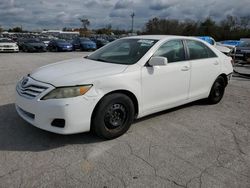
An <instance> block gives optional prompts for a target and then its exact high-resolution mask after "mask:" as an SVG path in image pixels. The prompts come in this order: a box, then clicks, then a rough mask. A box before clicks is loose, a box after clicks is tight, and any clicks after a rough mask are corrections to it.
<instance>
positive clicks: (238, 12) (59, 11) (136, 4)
mask: <svg viewBox="0 0 250 188" xmlns="http://www.w3.org/2000/svg"><path fill="white" fill-rule="evenodd" d="M249 8H250V0H0V25H1V26H2V27H4V28H6V29H7V28H9V27H13V26H22V27H23V28H24V29H42V28H47V29H61V28H62V27H79V26H80V22H79V20H78V19H79V18H80V17H85V18H88V19H89V20H90V23H91V25H90V27H91V28H100V27H105V26H106V25H108V24H111V25H112V27H113V28H115V29H116V28H119V29H130V28H131V18H130V14H131V13H132V12H135V28H136V29H142V27H143V26H144V24H145V23H146V22H147V20H148V19H150V18H153V17H161V18H175V19H181V20H185V19H193V20H202V19H204V18H206V17H208V16H210V17H212V18H214V19H218V20H220V19H222V18H224V17H225V16H226V15H228V14H231V15H235V16H239V17H240V16H249V15H250V9H249Z"/></svg>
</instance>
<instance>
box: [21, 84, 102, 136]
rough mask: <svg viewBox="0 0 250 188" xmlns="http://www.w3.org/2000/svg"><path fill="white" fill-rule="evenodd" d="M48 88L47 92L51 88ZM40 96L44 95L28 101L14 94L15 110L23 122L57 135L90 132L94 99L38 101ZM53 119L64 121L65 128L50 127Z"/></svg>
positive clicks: (82, 97)
mask: <svg viewBox="0 0 250 188" xmlns="http://www.w3.org/2000/svg"><path fill="white" fill-rule="evenodd" d="M48 86H49V87H50V88H49V89H48V90H51V89H52V87H53V86H50V85H48ZM47 93H48V92H47ZM42 96H44V94H41V95H39V96H37V97H36V98H34V99H29V98H26V97H23V96H20V95H19V93H18V92H16V110H17V112H18V114H19V115H20V116H21V117H22V118H23V119H24V120H25V121H27V122H29V123H30V124H32V125H34V126H35V127H38V128H40V129H43V130H46V131H50V132H54V133H58V134H74V133H80V132H87V131H89V130H90V123H91V115H92V112H93V110H94V107H95V105H96V101H97V100H96V99H93V98H91V99H88V98H87V97H85V96H80V97H75V98H67V99H50V100H40V98H41V97H42ZM55 119H63V120H65V126H64V127H63V128H60V127H55V126H52V122H53V120H55Z"/></svg>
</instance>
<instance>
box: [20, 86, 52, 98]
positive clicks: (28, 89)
mask: <svg viewBox="0 0 250 188" xmlns="http://www.w3.org/2000/svg"><path fill="white" fill-rule="evenodd" d="M46 89H48V88H47V87H44V86H39V85H28V86H25V87H23V86H22V84H21V82H19V83H18V84H17V88H16V90H17V92H18V94H19V95H21V96H23V97H26V98H29V99H33V98H35V97H37V96H38V95H40V94H41V93H42V92H44V91H45V90H46Z"/></svg>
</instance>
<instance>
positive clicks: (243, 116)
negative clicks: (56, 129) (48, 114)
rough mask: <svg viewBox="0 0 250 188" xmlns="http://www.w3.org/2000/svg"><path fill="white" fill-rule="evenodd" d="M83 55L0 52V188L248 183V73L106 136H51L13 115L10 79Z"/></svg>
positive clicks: (244, 187)
mask: <svg viewBox="0 0 250 188" xmlns="http://www.w3.org/2000/svg"><path fill="white" fill-rule="evenodd" d="M84 55H86V53H82V52H72V53H71V52H70V53H18V54H0V117H1V118H0V187H1V188H5V187H23V188H27V187H84V188H87V187H100V188H109V187H136V188H138V187H143V188H144V187H190V188H196V187H207V188H212V187H225V188H236V187H237V188H238V187H242V188H249V187H250V113H249V111H250V80H249V79H244V78H239V77H234V78H233V80H232V82H231V83H230V85H229V86H228V87H227V89H226V93H225V96H224V98H223V100H222V101H221V103H219V104H218V105H207V104H206V103H204V102H202V101H199V102H195V103H192V104H188V105H184V106H182V107H178V108H175V109H172V110H167V111H164V112H161V113H157V114H154V115H151V116H149V117H146V118H143V119H140V120H138V121H136V122H135V123H134V124H133V125H132V127H131V128H130V130H129V131H128V133H126V134H125V135H123V136H122V137H120V138H118V139H115V140H111V141H103V140H101V139H99V138H97V137H95V136H93V135H91V134H90V133H83V134H77V135H70V136H62V135H56V134H53V133H49V132H45V131H42V130H40V129H37V128H35V127H33V126H31V125H29V124H28V123H26V122H25V121H23V120H22V119H21V118H19V117H18V115H17V113H16V111H15V108H14V92H15V85H16V83H17V81H18V79H20V78H21V77H22V76H23V75H25V74H27V73H29V72H31V70H33V69H35V68H37V67H40V66H42V65H46V64H49V63H53V62H55V61H59V60H64V59H70V58H77V57H83V56H84ZM248 72H249V73H250V69H248Z"/></svg>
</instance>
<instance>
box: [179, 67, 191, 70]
mask: <svg viewBox="0 0 250 188" xmlns="http://www.w3.org/2000/svg"><path fill="white" fill-rule="evenodd" d="M189 69H190V67H189V66H184V67H182V68H181V70H182V71H188V70H189Z"/></svg>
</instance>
